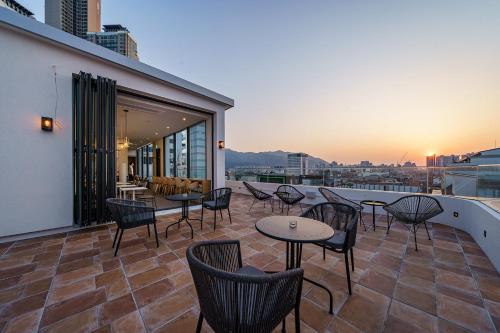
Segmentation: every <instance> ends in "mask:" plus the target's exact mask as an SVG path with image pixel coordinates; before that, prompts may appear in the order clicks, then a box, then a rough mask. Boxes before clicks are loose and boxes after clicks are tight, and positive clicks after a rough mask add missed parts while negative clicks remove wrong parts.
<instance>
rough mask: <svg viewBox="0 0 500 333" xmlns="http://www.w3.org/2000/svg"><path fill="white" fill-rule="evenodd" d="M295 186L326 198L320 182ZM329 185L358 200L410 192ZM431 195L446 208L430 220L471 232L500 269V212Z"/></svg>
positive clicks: (312, 198)
mask: <svg viewBox="0 0 500 333" xmlns="http://www.w3.org/2000/svg"><path fill="white" fill-rule="evenodd" d="M249 183H250V184H251V185H253V186H255V187H256V188H258V189H260V190H261V191H264V192H266V193H269V194H272V193H273V192H274V191H276V189H277V188H278V186H279V185H281V184H272V183H254V182H249ZM226 186H227V187H230V188H231V189H232V190H233V192H235V193H242V194H250V193H249V192H248V191H247V189H246V188H245V186H244V185H243V183H242V182H240V181H232V180H226ZM294 187H295V188H297V189H298V190H299V191H301V192H302V193H304V194H305V195H306V198H305V199H304V200H303V201H302V202H303V203H305V204H312V205H313V204H317V203H320V202H324V201H325V200H324V198H323V197H322V196H321V194H320V193H319V190H318V188H319V187H317V186H306V185H294ZM329 189H331V190H333V191H334V192H335V193H338V194H340V195H341V196H343V197H345V198H347V199H349V200H353V201H358V202H359V201H361V200H380V201H385V202H387V203H391V202H394V201H396V200H397V199H399V198H401V197H403V196H407V195H409V194H410V193H405V192H390V191H371V190H358V189H348V188H329ZM431 196H432V197H434V198H436V199H437V200H438V201H439V203H440V204H441V206H442V207H443V209H444V212H443V213H442V214H440V215H438V216H436V217H435V218H433V219H432V220H431V222H433V223H439V224H443V225H448V226H451V227H454V228H457V229H460V230H463V231H465V232H467V233H468V234H470V235H471V237H472V238H473V239H474V240H475V241H476V243H477V244H478V245H479V246H480V247H481V249H482V250H483V251H484V253H486V255H487V256H488V258H489V259H490V260H491V262H492V263H493V265H494V266H495V268H496V269H497V271H500V213H498V212H497V211H495V210H493V209H492V208H490V207H488V206H487V205H485V204H483V203H481V202H480V201H477V200H472V199H466V198H458V197H453V196H446V195H431ZM377 213H378V214H385V211H384V210H382V208H378V209H377Z"/></svg>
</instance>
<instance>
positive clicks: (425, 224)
mask: <svg viewBox="0 0 500 333" xmlns="http://www.w3.org/2000/svg"><path fill="white" fill-rule="evenodd" d="M424 227H425V231H427V237H429V240H431V235H429V229H427V222H424Z"/></svg>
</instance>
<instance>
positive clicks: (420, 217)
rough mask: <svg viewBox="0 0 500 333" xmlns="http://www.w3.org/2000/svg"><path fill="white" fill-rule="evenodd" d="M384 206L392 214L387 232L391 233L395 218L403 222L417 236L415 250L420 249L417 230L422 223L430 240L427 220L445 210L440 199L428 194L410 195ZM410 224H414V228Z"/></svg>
mask: <svg viewBox="0 0 500 333" xmlns="http://www.w3.org/2000/svg"><path fill="white" fill-rule="evenodd" d="M383 208H384V210H386V211H387V212H388V213H389V214H391V219H390V221H389V223H388V226H387V233H389V229H390V228H391V225H392V222H393V220H394V218H395V219H396V220H397V221H399V222H401V223H403V224H404V225H405V226H406V227H407V228H408V230H410V231H411V232H413V235H414V237H415V251H418V246H417V231H418V228H419V227H420V225H421V224H423V225H424V227H425V230H426V231H427V237H429V240H430V239H431V235H430V234H429V229H427V223H426V222H427V221H428V220H430V219H431V218H433V217H434V216H436V215H439V214H441V213H442V212H443V211H444V210H443V208H442V207H441V204H440V203H439V201H437V200H436V199H435V198H433V197H429V196H426V195H408V196H406V197H402V198H400V199H398V200H396V201H394V202H393V203H390V204H387V205H385V206H384V207H383ZM409 226H413V228H412V227H409ZM412 229H413V230H412Z"/></svg>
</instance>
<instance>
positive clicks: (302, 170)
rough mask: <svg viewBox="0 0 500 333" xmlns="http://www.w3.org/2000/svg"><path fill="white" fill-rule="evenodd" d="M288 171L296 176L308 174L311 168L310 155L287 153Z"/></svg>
mask: <svg viewBox="0 0 500 333" xmlns="http://www.w3.org/2000/svg"><path fill="white" fill-rule="evenodd" d="M287 164H288V167H287V169H288V170H287V173H288V174H290V175H294V176H300V175H307V172H308V169H309V155H307V154H304V153H292V154H288V155H287Z"/></svg>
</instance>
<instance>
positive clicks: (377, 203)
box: [360, 200, 387, 231]
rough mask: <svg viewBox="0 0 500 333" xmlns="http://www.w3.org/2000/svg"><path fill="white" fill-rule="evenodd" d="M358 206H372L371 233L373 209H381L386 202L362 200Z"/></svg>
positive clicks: (373, 218) (373, 220) (373, 217)
mask: <svg viewBox="0 0 500 333" xmlns="http://www.w3.org/2000/svg"><path fill="white" fill-rule="evenodd" d="M360 204H362V205H367V206H372V224H373V231H375V207H383V206H385V205H387V202H384V201H377V200H363V201H361V202H360Z"/></svg>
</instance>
